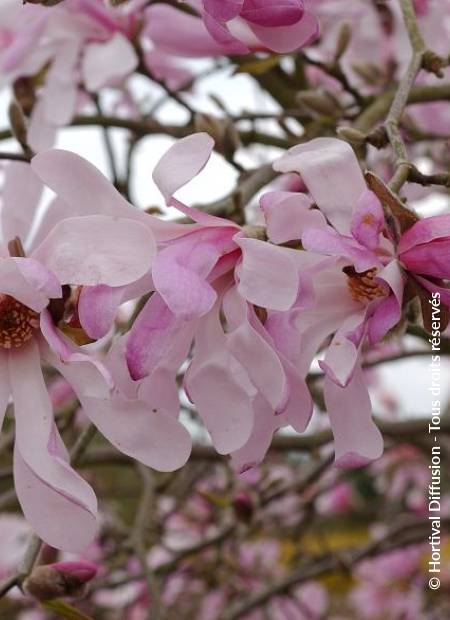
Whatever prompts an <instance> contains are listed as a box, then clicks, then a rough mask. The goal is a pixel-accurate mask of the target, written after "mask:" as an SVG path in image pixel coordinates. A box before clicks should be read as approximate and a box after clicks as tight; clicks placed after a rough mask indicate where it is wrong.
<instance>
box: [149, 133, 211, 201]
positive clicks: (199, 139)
mask: <svg viewBox="0 0 450 620" xmlns="http://www.w3.org/2000/svg"><path fill="white" fill-rule="evenodd" d="M213 148H214V140H213V139H212V138H211V136H209V135H208V134H207V133H195V134H192V135H190V136H187V137H186V138H182V139H181V140H178V141H177V142H175V144H173V146H171V147H170V149H169V150H168V151H167V152H166V153H165V154H164V155H163V156H162V157H161V159H160V160H159V162H158V163H157V165H156V167H155V169H154V170H153V175H152V177H153V180H154V182H155V183H156V185H157V187H158V189H159V191H160V192H161V194H162V195H163V196H164V199H165V200H166V202H168V203H169V202H170V200H171V198H172V196H173V195H174V194H175V193H176V192H177V190H179V189H180V188H181V187H183V185H186V183H189V181H191V180H192V179H193V178H194V177H195V176H197V174H199V173H200V172H201V171H202V170H203V168H204V167H205V166H206V164H207V163H208V160H209V158H210V156H211V153H212V150H213Z"/></svg>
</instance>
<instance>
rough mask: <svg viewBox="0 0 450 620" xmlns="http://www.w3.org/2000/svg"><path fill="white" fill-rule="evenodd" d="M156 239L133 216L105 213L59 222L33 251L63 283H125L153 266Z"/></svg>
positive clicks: (114, 284) (35, 256) (119, 284)
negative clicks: (126, 216)
mask: <svg viewBox="0 0 450 620" xmlns="http://www.w3.org/2000/svg"><path fill="white" fill-rule="evenodd" d="M154 253H155V242H154V238H153V235H152V234H151V232H150V230H149V229H148V228H147V227H145V226H143V225H142V224H140V223H139V222H136V221H134V220H130V219H125V218H123V219H122V218H114V217H108V216H104V215H91V216H86V217H76V218H68V219H66V220H63V221H62V222H59V223H58V224H57V225H56V226H55V227H54V228H53V230H52V231H51V232H50V234H49V235H48V236H47V237H46V238H45V239H44V241H43V242H42V243H41V244H40V245H39V247H38V248H36V249H35V250H34V252H33V258H36V259H37V260H39V261H41V262H42V263H43V264H44V265H45V266H46V267H47V268H48V269H51V270H52V271H53V272H54V273H55V274H56V276H57V277H58V279H59V281H60V282H61V283H62V284H79V285H85V286H96V285H97V284H107V285H109V286H122V285H124V284H128V283H130V282H133V281H135V280H137V279H139V278H141V277H142V276H143V275H145V273H146V272H147V271H148V270H149V269H150V266H151V262H152V259H153V256H154Z"/></svg>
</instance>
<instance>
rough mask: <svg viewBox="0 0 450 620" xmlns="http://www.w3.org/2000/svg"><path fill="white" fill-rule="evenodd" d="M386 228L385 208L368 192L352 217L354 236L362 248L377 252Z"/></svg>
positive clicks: (361, 198)
mask: <svg viewBox="0 0 450 620" xmlns="http://www.w3.org/2000/svg"><path fill="white" fill-rule="evenodd" d="M384 227H385V221H384V213H383V207H382V206H381V203H380V201H379V200H378V197H377V196H376V195H375V194H374V193H373V192H371V191H370V190H366V191H365V192H363V194H361V196H360V197H359V199H358V202H357V203H356V207H355V210H354V212H353V215H352V223H351V229H352V235H353V236H354V237H355V239H356V240H357V241H359V243H360V244H361V245H362V246H364V247H366V248H368V249H370V250H376V249H377V248H378V245H379V237H380V234H381V232H382V230H383V228H384Z"/></svg>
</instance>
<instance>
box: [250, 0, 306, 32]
mask: <svg viewBox="0 0 450 620" xmlns="http://www.w3.org/2000/svg"><path fill="white" fill-rule="evenodd" d="M303 14H304V7H303V0H281V1H280V0H244V6H243V8H242V11H241V13H240V15H241V17H242V18H243V19H246V20H247V21H249V22H252V23H253V24H257V25H259V26H267V27H269V28H278V27H280V26H291V25H292V24H296V23H297V22H299V21H300V20H301V19H302V17H303Z"/></svg>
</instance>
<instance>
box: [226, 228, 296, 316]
mask: <svg viewBox="0 0 450 620" xmlns="http://www.w3.org/2000/svg"><path fill="white" fill-rule="evenodd" d="M234 239H235V241H236V243H237V244H238V245H239V246H240V247H241V249H242V263H241V265H239V268H238V270H237V273H238V277H239V284H238V289H239V292H240V293H241V295H242V296H243V297H244V298H245V299H247V300H248V301H250V302H251V303H254V304H256V305H257V306H261V307H262V308H271V309H273V310H288V309H289V308H290V307H291V306H292V304H293V303H294V302H295V300H296V299H297V293H298V287H299V275H298V269H297V266H296V263H295V259H294V258H293V255H292V252H295V250H290V249H289V248H281V247H278V246H276V245H273V244H271V243H266V242H264V241H260V240H259V239H248V238H246V237H242V236H240V234H239V235H237V236H235V238H234Z"/></svg>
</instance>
